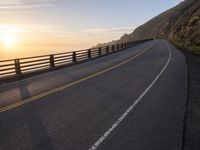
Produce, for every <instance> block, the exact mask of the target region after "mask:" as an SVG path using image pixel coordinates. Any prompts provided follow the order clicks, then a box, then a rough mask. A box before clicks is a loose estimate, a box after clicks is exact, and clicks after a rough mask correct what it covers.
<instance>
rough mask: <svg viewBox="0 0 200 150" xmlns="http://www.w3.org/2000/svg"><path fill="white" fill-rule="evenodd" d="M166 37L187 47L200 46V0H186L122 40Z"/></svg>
mask: <svg viewBox="0 0 200 150" xmlns="http://www.w3.org/2000/svg"><path fill="white" fill-rule="evenodd" d="M147 38H164V39H168V40H170V41H172V42H174V43H177V44H179V45H182V46H185V47H195V46H196V47H199V46H200V0H185V1H183V2H181V3H180V4H179V5H177V6H175V7H174V8H171V9H169V10H167V11H165V12H163V13H161V14H160V15H158V16H157V17H155V18H153V19H152V20H150V21H148V22H147V23H145V24H144V25H142V26H140V27H138V28H137V29H136V30H135V31H134V32H133V33H131V34H129V35H127V34H126V35H124V36H122V37H121V39H120V41H126V40H128V39H129V40H141V39H147Z"/></svg>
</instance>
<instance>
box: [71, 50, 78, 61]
mask: <svg viewBox="0 0 200 150" xmlns="http://www.w3.org/2000/svg"><path fill="white" fill-rule="evenodd" d="M72 61H73V62H77V60H76V52H73V53H72Z"/></svg>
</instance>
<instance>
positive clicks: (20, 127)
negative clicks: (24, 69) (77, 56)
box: [0, 40, 187, 150]
mask: <svg viewBox="0 0 200 150" xmlns="http://www.w3.org/2000/svg"><path fill="white" fill-rule="evenodd" d="M44 93H46V94H44ZM186 98H187V67H186V62H185V58H184V56H183V55H182V53H180V52H179V51H178V50H177V49H176V48H174V46H172V45H171V44H170V43H168V42H167V41H164V40H154V41H151V42H146V43H144V44H140V45H138V46H136V47H134V48H129V49H127V50H125V51H121V52H119V53H115V54H112V55H109V56H105V57H102V58H99V59H96V60H94V61H91V62H86V63H83V64H79V65H76V66H72V67H69V68H66V69H63V70H59V71H56V72H52V73H50V74H47V73H45V74H42V75H39V76H35V77H33V78H28V79H25V80H21V81H17V82H13V83H5V84H1V85H0V107H1V110H2V111H1V113H0V122H1V123H0V135H1V136H0V149H1V150H13V149H15V150H27V149H28V150H29V149H30V150H62V149H63V150H66V149H67V150H92V149H93V150H95V149H98V150H130V149H134V150H146V149H148V150H161V149H162V150H169V149H170V150H171V149H172V150H179V149H181V144H182V133H183V122H184V121H183V119H184V111H185V103H186ZM20 102H23V103H20ZM9 106H11V107H9ZM5 107H6V109H4V108H5Z"/></svg>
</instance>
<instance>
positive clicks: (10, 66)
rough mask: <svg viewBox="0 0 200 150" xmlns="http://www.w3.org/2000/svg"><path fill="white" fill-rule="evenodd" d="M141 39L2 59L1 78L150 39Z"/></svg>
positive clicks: (86, 58) (61, 64)
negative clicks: (69, 50) (83, 48)
mask: <svg viewBox="0 0 200 150" xmlns="http://www.w3.org/2000/svg"><path fill="white" fill-rule="evenodd" d="M149 40H151V39H147V40H140V41H134V42H124V43H117V44H113V45H107V46H102V47H94V48H90V49H85V50H78V51H72V52H66V53H57V54H50V55H43V56H34V57H26V58H18V59H10V60H0V79H1V78H6V77H9V76H19V75H23V74H26V73H28V72H36V71H39V70H44V69H54V68H56V67H58V66H64V65H69V64H73V63H78V62H82V61H85V60H88V59H92V58H96V57H100V56H103V55H108V54H111V53H114V52H117V51H120V50H122V49H126V48H129V47H132V46H134V45H136V44H137V43H141V42H145V41H149Z"/></svg>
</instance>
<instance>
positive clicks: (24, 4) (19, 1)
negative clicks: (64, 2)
mask: <svg viewBox="0 0 200 150" xmlns="http://www.w3.org/2000/svg"><path fill="white" fill-rule="evenodd" d="M52 6H53V3H52V0H0V9H1V10H2V9H29V8H38V7H52Z"/></svg>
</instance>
